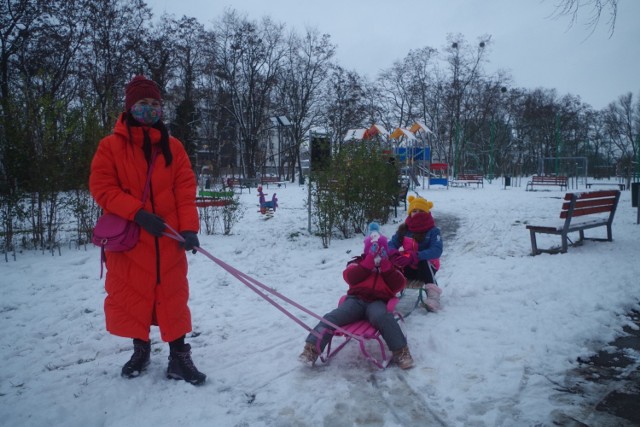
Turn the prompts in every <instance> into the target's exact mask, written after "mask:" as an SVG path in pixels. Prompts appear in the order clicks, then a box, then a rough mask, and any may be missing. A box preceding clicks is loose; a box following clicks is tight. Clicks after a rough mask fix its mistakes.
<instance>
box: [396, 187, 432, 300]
mask: <svg viewBox="0 0 640 427" xmlns="http://www.w3.org/2000/svg"><path fill="white" fill-rule="evenodd" d="M407 200H408V201H409V207H408V209H407V210H408V212H409V216H408V217H407V219H405V221H404V222H403V223H402V224H400V226H399V227H398V230H397V231H396V233H395V234H394V235H393V237H392V238H391V240H390V241H389V252H390V259H391V261H392V262H393V263H394V264H395V265H397V266H400V267H402V268H403V272H404V275H405V277H406V278H407V287H412V286H411V284H412V282H413V283H416V282H417V283H419V284H420V287H422V286H424V289H425V290H426V291H427V299H426V301H425V305H426V308H427V310H429V311H434V312H435V311H438V310H440V294H441V293H442V290H441V289H440V288H439V287H438V285H436V284H435V283H434V282H435V280H434V275H435V273H436V272H437V271H438V269H439V268H440V256H441V255H442V236H441V235H440V229H439V228H438V227H437V226H436V222H435V220H434V219H433V215H431V208H433V202H430V201H428V200H427V199H424V198H422V197H415V196H413V195H411V196H409V198H408V199H407Z"/></svg>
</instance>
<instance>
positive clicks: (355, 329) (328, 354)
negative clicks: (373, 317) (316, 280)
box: [318, 295, 406, 369]
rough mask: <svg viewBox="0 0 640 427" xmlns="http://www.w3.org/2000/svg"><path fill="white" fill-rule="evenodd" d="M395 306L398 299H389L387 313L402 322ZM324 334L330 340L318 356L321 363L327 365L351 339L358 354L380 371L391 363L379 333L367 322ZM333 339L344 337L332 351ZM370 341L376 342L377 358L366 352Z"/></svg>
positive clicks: (354, 323)
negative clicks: (353, 339)
mask: <svg viewBox="0 0 640 427" xmlns="http://www.w3.org/2000/svg"><path fill="white" fill-rule="evenodd" d="M346 298H347V296H346V295H344V296H343V297H342V298H340V302H339V303H338V305H341V304H342V303H343V302H344V300H345V299H346ZM396 304H398V298H391V299H390V300H389V301H388V302H387V311H388V312H390V313H393V314H394V317H395V318H396V320H397V321H399V322H404V319H403V317H402V314H400V313H399V312H397V311H396V310H395V308H396ZM343 331H346V332H348V334H345V333H344V332H343ZM403 332H404V331H403ZM325 333H328V334H331V339H330V340H329V343H328V344H327V347H326V348H325V351H324V352H323V353H322V354H320V360H322V362H324V363H327V362H328V361H329V360H330V359H331V358H332V357H334V356H335V355H336V354H338V352H339V351H340V350H342V349H343V348H344V346H346V345H347V344H348V343H349V341H351V339H352V338H355V339H356V340H357V341H358V343H359V344H360V352H361V353H362V355H363V356H364V357H365V358H366V359H367V360H369V361H370V362H371V363H373V364H374V365H376V366H377V367H378V368H380V369H384V368H386V367H387V365H388V364H389V362H390V361H391V352H388V353H387V351H386V349H385V344H384V341H383V340H382V336H381V334H380V331H379V330H378V329H376V328H375V327H374V326H373V325H372V324H371V323H369V322H368V321H367V320H358V321H357V322H353V323H349V324H348V325H343V326H342V327H341V328H340V329H337V330H335V331H326V332H325ZM405 335H406V334H405ZM334 337H344V341H343V342H342V343H340V345H338V346H337V347H335V348H334V349H332V348H331V344H332V342H333V338H334ZM371 340H373V341H376V342H377V343H378V347H379V348H380V357H379V358H376V357H375V356H373V355H372V354H371V353H370V352H369V351H368V350H367V346H366V343H367V342H368V341H371ZM319 343H320V340H318V345H319ZM318 351H319V349H318ZM387 354H388V355H387Z"/></svg>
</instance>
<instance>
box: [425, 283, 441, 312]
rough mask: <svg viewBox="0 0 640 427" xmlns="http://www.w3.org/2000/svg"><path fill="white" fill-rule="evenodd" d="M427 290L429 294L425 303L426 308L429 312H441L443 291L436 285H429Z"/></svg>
mask: <svg viewBox="0 0 640 427" xmlns="http://www.w3.org/2000/svg"><path fill="white" fill-rule="evenodd" d="M425 290H426V292H427V299H426V301H425V302H424V305H425V307H426V308H427V310H429V311H433V312H436V311H439V310H440V308H441V307H440V294H442V289H440V288H439V287H438V285H436V284H435V283H427V285H426V286H425Z"/></svg>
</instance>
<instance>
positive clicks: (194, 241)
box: [180, 231, 200, 254]
mask: <svg viewBox="0 0 640 427" xmlns="http://www.w3.org/2000/svg"><path fill="white" fill-rule="evenodd" d="M180 235H181V236H182V237H183V238H184V242H180V247H181V248H184V250H185V251H191V253H192V254H195V253H196V252H198V251H196V250H195V248H199V247H200V241H199V240H198V235H197V234H196V233H195V232H194V231H183V232H182V233H180Z"/></svg>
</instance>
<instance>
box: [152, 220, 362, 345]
mask: <svg viewBox="0 0 640 427" xmlns="http://www.w3.org/2000/svg"><path fill="white" fill-rule="evenodd" d="M165 226H166V227H167V228H168V229H169V230H170V231H171V232H170V233H162V234H164V235H165V236H167V237H170V238H172V239H174V240H177V241H178V242H184V238H183V237H182V236H181V235H180V233H178V232H177V231H176V230H174V229H173V228H172V227H171V226H170V225H169V224H167V223H165ZM194 249H195V250H196V251H198V252H200V253H202V254H203V255H204V256H206V257H207V258H209V259H210V260H211V261H213V262H215V263H216V264H218V265H219V266H220V267H222V268H223V269H224V270H225V271H227V272H228V273H230V274H231V275H232V276H234V277H235V278H236V279H238V280H240V281H241V282H242V283H244V284H245V285H246V286H247V287H248V288H249V289H251V290H252V291H254V292H255V293H257V294H258V295H260V296H261V297H262V298H264V299H265V300H267V301H268V302H269V303H271V304H272V305H273V306H274V307H276V308H277V309H278V310H280V311H281V312H283V313H284V314H285V315H287V317H289V318H290V319H292V320H293V321H294V322H296V323H297V324H298V325H300V326H302V327H303V328H304V329H306V330H307V331H309V333H311V334H313V335H314V336H316V337H317V338H318V339H322V336H323V334H321V333H319V332H317V331H315V330H314V329H313V328H311V327H309V326H308V325H307V324H306V323H304V322H303V321H302V320H300V319H299V318H297V317H296V316H294V315H293V314H292V313H291V312H289V311H288V310H287V309H285V308H284V307H283V306H282V305H281V304H279V303H278V302H276V301H274V300H273V298H271V297H270V296H269V295H267V294H265V293H264V292H262V291H260V290H259V289H257V287H259V288H261V289H263V290H265V291H266V292H268V293H270V294H272V295H274V296H276V297H278V298H280V299H281V300H283V301H285V302H287V303H289V304H291V305H292V306H294V307H295V308H297V309H298V310H300V311H303V312H304V313H307V314H308V315H310V316H312V317H315V318H316V319H318V320H320V321H321V322H323V323H324V324H326V325H329V326H331V327H332V328H334V329H335V330H337V331H339V332H340V333H341V334H343V335H346V336H348V337H349V338H353V339H355V340H357V341H363V339H362V337H360V336H358V335H354V334H352V333H351V332H349V331H347V330H346V329H344V328H341V327H340V326H338V325H336V324H334V323H332V322H330V321H328V320H327V319H325V318H324V317H322V316H320V315H318V314H316V313H314V312H313V311H311V310H309V309H308V308H306V307H303V306H302V305H300V304H298V303H297V302H295V301H293V300H292V299H290V298H288V297H286V296H284V295H282V294H281V293H280V292H278V291H276V290H275V289H273V288H270V287H269V286H267V285H265V284H263V283H261V282H260V281H258V280H256V279H254V278H252V277H250V276H248V275H247V274H245V273H243V272H242V271H240V270H238V269H236V268H234V267H232V266H230V265H229V264H227V263H225V262H224V261H222V260H220V259H218V258H216V257H214V256H213V255H211V254H210V253H209V252H207V251H206V250H204V249H202V248H201V247H199V246H196V247H195V248H194ZM318 344H319V342H318Z"/></svg>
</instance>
